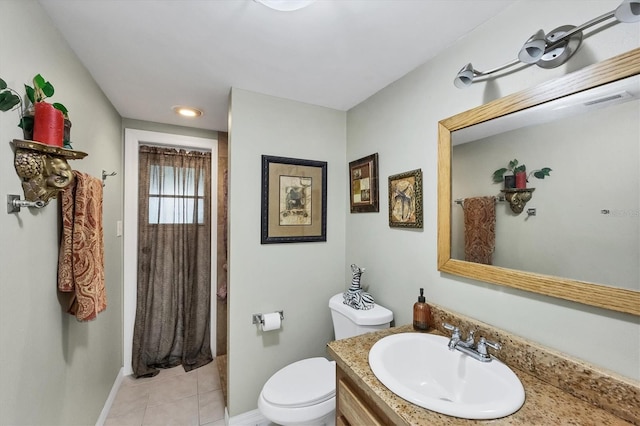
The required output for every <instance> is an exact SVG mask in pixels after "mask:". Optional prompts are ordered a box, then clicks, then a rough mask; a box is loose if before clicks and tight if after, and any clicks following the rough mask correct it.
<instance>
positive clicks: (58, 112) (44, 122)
mask: <svg viewBox="0 0 640 426" xmlns="http://www.w3.org/2000/svg"><path fill="white" fill-rule="evenodd" d="M24 88H25V90H26V93H27V98H28V99H29V101H31V104H32V105H33V107H34V110H33V117H32V120H33V121H32V123H29V121H30V120H29V113H27V114H26V117H25V118H24V119H23V120H22V124H23V126H24V127H23V130H24V131H25V134H28V133H29V132H28V131H29V128H32V129H33V136H32V138H31V139H33V140H34V141H36V142H42V143H44V144H47V145H54V146H58V147H62V146H63V141H64V142H66V144H68V143H69V133H70V130H71V122H70V121H69V111H68V110H67V108H66V107H65V106H64V105H62V104H61V103H58V102H54V103H48V102H46V101H45V99H47V98H49V97H51V96H53V94H54V93H55V89H54V88H53V85H52V84H51V83H50V82H48V81H46V80H45V79H44V78H43V77H42V75H40V74H37V75H36V76H35V77H33V87H31V86H29V85H26V84H25V85H24ZM65 123H66V124H65ZM65 129H68V131H65ZM65 136H66V137H65Z"/></svg>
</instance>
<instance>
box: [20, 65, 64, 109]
mask: <svg viewBox="0 0 640 426" xmlns="http://www.w3.org/2000/svg"><path fill="white" fill-rule="evenodd" d="M24 89H25V90H26V92H27V98H29V100H30V101H31V103H32V104H34V105H35V104H36V102H43V101H44V100H45V99H47V98H50V97H51V96H53V94H54V93H55V89H54V88H53V84H51V83H50V82H48V81H47V80H45V79H44V77H42V75H40V74H37V75H36V76H35V77H33V87H31V86H29V85H27V84H25V85H24ZM51 105H53V107H54V108H55V109H57V110H60V111H61V112H62V115H64V117H65V118H67V119H68V118H69V111H68V110H67V108H66V107H65V106H64V105H62V104H61V103H59V102H53V103H52V104H51Z"/></svg>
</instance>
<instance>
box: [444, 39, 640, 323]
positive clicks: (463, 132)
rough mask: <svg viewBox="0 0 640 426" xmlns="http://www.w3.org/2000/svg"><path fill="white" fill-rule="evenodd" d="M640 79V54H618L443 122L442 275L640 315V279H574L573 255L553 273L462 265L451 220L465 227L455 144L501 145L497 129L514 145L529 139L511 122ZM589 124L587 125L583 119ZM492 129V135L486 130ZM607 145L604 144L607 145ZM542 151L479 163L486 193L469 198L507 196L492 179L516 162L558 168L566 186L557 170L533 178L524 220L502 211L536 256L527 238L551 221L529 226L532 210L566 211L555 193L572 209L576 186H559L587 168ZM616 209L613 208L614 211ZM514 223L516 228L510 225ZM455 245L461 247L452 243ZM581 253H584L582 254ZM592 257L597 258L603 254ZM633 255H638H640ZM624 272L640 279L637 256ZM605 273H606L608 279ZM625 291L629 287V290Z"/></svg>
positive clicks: (610, 133) (499, 262) (611, 133)
mask: <svg viewBox="0 0 640 426" xmlns="http://www.w3.org/2000/svg"><path fill="white" fill-rule="evenodd" d="M638 74H640V49H634V50H632V51H630V52H627V53H626V54H623V55H619V56H617V57H614V58H611V59H609V60H606V61H603V62H601V63H599V64H596V65H593V66H590V67H587V68H584V69H582V70H579V71H577V72H574V73H572V74H569V75H566V76H564V77H561V78H559V79H556V80H553V81H550V82H547V83H544V84H542V85H540V86H538V87H534V88H532V89H527V90H525V91H522V92H519V93H516V94H513V95H510V96H507V97H505V98H502V99H498V100H496V101H493V102H490V103H488V104H485V105H482V106H480V107H477V108H474V109H472V110H469V111H466V112H463V113H461V114H457V115H455V116H453V117H450V118H447V119H445V120H442V121H440V123H439V150H438V153H439V154H438V155H439V158H438V168H439V177H438V269H439V270H440V271H442V272H447V273H451V274H454V275H459V276H464V277H468V278H473V279H476V280H481V281H486V282H491V283H494V284H501V285H506V286H509V287H513V288H519V289H522V290H527V291H532V292H536V293H540V294H545V295H549V296H554V297H559V298H562V299H566V300H572V301H576V302H580V303H584V304H587V305H592V306H598V307H601V308H606V309H612V310H615V311H620V312H626V313H631V314H635V315H640V291H638V290H639V289H638V288H637V286H638V280H637V277H636V279H635V280H634V279H633V278H630V279H629V278H628V280H629V282H627V283H625V282H622V281H624V280H622V281H619V278H617V277H613V278H612V277H611V276H608V275H607V274H606V272H607V270H609V271H611V268H615V267H614V266H611V267H608V266H607V267H606V268H605V267H599V268H591V269H593V270H594V271H595V272H600V275H598V274H597V273H596V274H592V275H589V274H583V273H582V272H583V271H581V272H580V273H576V272H575V270H574V271H572V272H566V268H565V269H562V268H560V267H561V266H570V263H572V262H571V261H572V259H573V258H572V257H571V256H572V255H573V252H568V253H565V254H564V255H562V254H560V255H556V257H555V262H554V263H556V264H560V265H559V266H558V267H557V268H556V269H554V268H550V267H547V266H549V265H548V263H550V262H539V264H538V265H534V266H532V265H528V264H525V263H522V262H521V261H513V259H511V260H509V261H508V260H506V259H504V257H505V256H499V255H497V254H496V256H495V259H494V260H495V262H492V263H494V264H493V265H489V264H481V263H473V262H467V261H464V260H462V259H464V254H462V255H460V249H459V248H458V247H457V244H458V243H459V240H460V232H461V231H460V230H459V229H457V228H459V226H452V217H453V218H454V219H455V220H456V223H457V222H458V221H461V220H462V219H461V217H462V216H461V211H460V210H461V207H460V206H458V205H457V204H456V203H455V198H454V194H455V193H456V192H461V191H462V190H461V189H460V188H458V187H455V188H452V186H453V185H457V183H456V182H458V183H459V182H460V179H461V178H459V177H458V176H455V177H454V178H452V176H454V175H453V174H452V151H453V149H454V147H453V146H454V143H458V142H465V141H468V140H475V139H484V141H483V142H482V143H480V144H478V143H477V142H474V143H472V144H469V147H470V146H472V145H473V146H474V147H475V146H476V145H477V144H478V146H480V145H483V144H491V143H493V139H496V138H495V137H492V136H489V135H491V134H493V133H496V130H493V129H492V128H493V127H496V126H499V127H501V129H502V130H501V132H503V135H502V136H499V137H497V138H498V139H499V138H500V137H502V138H510V139H511V140H515V139H523V137H522V135H521V134H518V133H517V132H521V131H520V130H515V126H514V125H512V124H510V123H511V121H512V118H515V117H517V116H518V115H522V114H525V113H526V114H528V115H531V114H534V113H536V112H537V111H538V110H540V109H543V107H544V106H546V105H549V104H551V103H552V102H553V101H556V100H557V101H560V102H563V101H565V100H566V99H567V98H568V96H569V95H572V94H576V93H580V94H581V95H582V94H583V93H585V91H587V90H589V89H593V88H598V87H600V86H603V85H606V84H609V83H613V82H620V81H622V80H625V79H627V78H628V77H631V76H634V75H638ZM618 84H619V83H618ZM620 107H622V105H620ZM563 109H565V110H568V109H570V108H566V107H565V108H563ZM558 111H561V110H559V109H556V112H558ZM497 118H500V120H496V119H497ZM582 119H583V120H584V118H582ZM528 120H529V121H530V122H531V121H536V120H537V119H532V118H529V119H528ZM479 123H483V125H482V126H476V125H478V124H479ZM634 123H635V126H636V128H637V119H636V120H635V121H634ZM553 125H554V124H552V123H544V124H543V126H553ZM481 127H482V128H485V130H484V131H485V132H486V133H484V134H480V133H478V132H479V129H480V128H481ZM603 127H604V126H603ZM487 128H488V129H489V130H486V129H487ZM505 128H506V129H507V130H508V133H506V136H504V135H505V134H504V131H505V130H504V129H505ZM529 131H530V130H529ZM604 135H605V136H606V137H607V138H616V137H617V136H616V135H617V132H616V130H615V129H614V128H613V126H611V127H610V126H609V125H607V126H606V128H604ZM560 139H562V138H555V139H554V140H555V143H556V144H561V143H562V141H561V140H560ZM564 139H567V135H564ZM605 140H606V139H605ZM487 141H489V142H487ZM600 141H601V143H602V139H601V140H600ZM635 144H636V145H637V144H638V140H637V138H636V140H635ZM455 149H458V148H455ZM462 149H463V150H464V149H469V148H468V147H465V148H462ZM471 149H475V148H471ZM517 149H518V150H519V149H525V148H522V147H521V146H520V145H518V147H517ZM540 151H544V150H543V149H542V150H541V149H538V151H537V153H536V154H535V157H533V156H532V155H533V151H532V152H526V151H522V152H523V157H522V158H518V156H519V155H515V156H514V155H513V152H512V151H506V150H505V154H504V156H502V155H496V154H495V151H494V155H493V157H494V158H493V159H492V160H491V161H492V162H491V163H489V164H487V163H485V161H484V160H480V161H477V162H476V163H478V164H479V167H482V168H484V169H486V170H484V169H483V170H482V171H481V172H480V171H478V172H476V174H477V173H482V176H486V179H487V180H488V183H487V184H486V185H485V187H484V188H482V189H480V190H479V191H480V192H479V193H475V194H474V193H468V194H464V196H479V195H498V194H499V193H500V190H501V189H503V186H502V185H501V184H493V183H491V174H492V173H493V171H494V170H495V169H498V168H500V167H506V166H507V163H508V162H509V161H511V160H513V158H518V159H519V160H520V161H521V163H526V164H527V166H528V170H529V171H533V169H537V168H541V167H550V168H551V169H556V170H557V171H556V173H555V175H556V176H557V179H556V181H557V182H558V184H559V185H557V186H554V172H553V171H552V172H551V175H550V176H549V177H546V178H545V179H544V180H538V179H535V178H533V177H531V178H530V179H529V183H528V184H527V185H528V186H531V187H536V192H534V193H533V195H532V200H531V201H529V204H528V205H527V207H525V213H522V215H517V214H515V213H512V212H510V211H507V207H506V206H505V205H504V203H500V202H499V203H497V204H496V219H497V221H496V228H499V227H501V228H502V230H504V229H505V228H508V226H511V227H512V228H511V229H510V232H511V233H512V234H515V230H516V229H517V230H518V234H517V235H512V236H511V241H512V242H513V241H519V242H520V245H522V244H525V245H529V246H530V247H531V249H532V251H533V252H536V251H537V252H539V251H540V250H541V248H540V246H539V244H540V243H535V242H530V241H529V240H527V239H526V237H525V236H524V234H526V233H527V232H529V233H531V230H530V228H534V227H533V226H530V225H533V224H534V220H538V219H545V217H540V218H538V217H530V218H529V219H534V220H529V219H527V214H526V210H527V208H528V207H529V206H532V207H536V206H535V205H536V203H538V204H537V207H539V210H540V214H542V212H543V211H545V209H546V207H545V206H551V205H554V206H556V204H559V203H558V202H557V201H553V200H552V201H549V200H550V198H549V197H551V196H552V195H554V194H556V195H557V194H558V193H560V194H563V195H564V202H565V203H566V204H568V205H570V204H571V201H570V200H571V198H570V193H571V192H572V191H571V187H567V186H566V184H561V185H560V183H562V182H563V179H562V174H563V173H566V170H563V168H568V167H575V165H576V164H580V161H581V158H580V156H579V153H576V152H574V156H573V160H572V161H569V162H567V161H564V162H561V164H557V165H551V164H550V163H551V162H552V161H553V156H549V157H547V158H545V157H544V155H543V152H542V153H540ZM636 151H637V146H636ZM507 152H508V153H507ZM518 152H519V151H518ZM526 156H529V157H531V160H530V161H533V162H534V163H528V161H529V159H528V158H525V157H526ZM511 157H513V158H511ZM632 157H633V156H632ZM631 160H633V161H635V162H636V164H635V167H637V161H638V158H637V155H636V156H635V158H631ZM543 162H544V163H543ZM482 163H485V164H482ZM547 163H549V164H547ZM458 169H459V167H458ZM601 173H613V174H615V173H616V172H615V170H604V171H603V172H601ZM594 174H595V175H596V176H597V175H598V173H595V172H594ZM636 176H637V172H636ZM476 180H482V177H478V176H476ZM621 184H623V183H622V182H619V181H617V182H614V185H621ZM637 185H638V184H637V183H635V187H634V186H633V184H632V185H631V187H630V189H631V192H633V191H634V189H633V188H635V192H638V191H637ZM559 186H561V187H559ZM454 191H455V192H454ZM593 191H594V192H595V191H600V192H603V188H602V187H600V188H598V187H594V188H593ZM604 191H606V187H605V188H604ZM632 196H635V197H636V198H637V197H638V194H633V195H632ZM545 203H546V204H545ZM574 204H575V203H574ZM598 205H600V204H598ZM609 205H611V206H613V204H609ZM615 208H616V207H607V206H600V207H599V208H598V210H597V215H598V218H599V219H602V217H603V216H604V215H605V213H603V211H605V210H610V212H611V211H612V209H615ZM634 208H635V209H637V201H636V202H635V206H634ZM452 209H457V210H452ZM589 209H592V206H591V205H589ZM537 210H538V209H537ZM630 211H631V213H633V211H634V210H633V209H632V210H630ZM546 214H547V216H548V217H555V218H556V221H555V222H558V220H557V218H558V216H557V215H550V214H548V210H547V211H546ZM572 214H574V213H572ZM631 219H635V220H631V222H633V223H635V234H632V235H631V236H630V237H629V235H627V237H629V238H632V239H633V238H635V240H634V242H635V244H636V245H637V244H638V242H637V240H638V231H637V229H638V228H637V226H638V216H637V211H636V215H635V218H633V217H632V218H631ZM508 220H510V221H511V225H507V223H508V222H507V221H508ZM498 221H500V222H498ZM516 222H518V224H517V226H515V225H514V224H515V223H516ZM540 222H542V223H544V220H539V221H538V223H540ZM555 222H554V223H551V222H550V223H548V224H547V226H549V227H550V226H555V227H558V226H559V224H558V223H555ZM591 228H592V226H591ZM508 229H509V228H508ZM587 232H589V231H587ZM632 232H633V231H632ZM500 238H501V235H500V233H499V232H498V231H497V230H496V247H497V248H496V252H498V250H499V247H500V245H499V244H500ZM452 239H453V240H454V241H453V244H452ZM632 244H633V243H632ZM577 248H580V249H582V248H583V247H577ZM522 250H524V251H525V252H526V251H527V248H526V247H525V248H524V249H522ZM636 250H637V247H636ZM565 251H566V250H565ZM503 252H504V251H503ZM502 254H504V253H502ZM592 255H593V256H598V255H597V254H592ZM631 255H632V256H633V254H631ZM522 257H526V256H522ZM558 258H560V259H565V260H564V261H562V262H558V261H557V259H558ZM540 263H541V264H542V267H541V266H540ZM563 264H564V265H563ZM625 267H626V268H627V269H628V270H629V268H630V270H629V271H628V272H630V274H631V276H632V277H633V276H634V275H633V274H634V273H635V274H636V276H637V274H638V269H639V268H638V257H637V254H636V255H635V258H633V259H631V260H627V262H626V263H625ZM575 269H580V268H575ZM603 272H604V274H602V273H603ZM623 275H624V274H623ZM626 276H629V274H627V275H626ZM625 286H626V287H627V288H624V287H625Z"/></svg>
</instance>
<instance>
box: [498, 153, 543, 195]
mask: <svg viewBox="0 0 640 426" xmlns="http://www.w3.org/2000/svg"><path fill="white" fill-rule="evenodd" d="M551 171H552V170H551V169H550V168H549V167H543V168H541V169H536V170H533V171H531V172H529V174H527V167H526V166H525V165H524V164H520V163H519V162H518V160H517V159H513V160H511V161H509V165H508V167H503V168H501V169H498V170H496V171H495V172H493V181H494V182H496V183H499V182H502V181H504V183H505V185H504V187H505V189H509V188H514V187H515V188H516V189H524V188H526V187H527V182H528V181H529V177H531V175H533V176H534V177H536V178H538V179H544V178H545V176H550V174H549V172H551ZM507 172H511V173H512V175H506V176H505V173H507ZM511 176H514V178H515V181H513V182H510V181H511V180H513V179H514V178H511Z"/></svg>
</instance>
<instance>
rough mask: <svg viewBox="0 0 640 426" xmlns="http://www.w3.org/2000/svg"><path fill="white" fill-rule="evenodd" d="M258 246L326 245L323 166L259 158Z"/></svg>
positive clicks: (307, 161) (312, 162)
mask: <svg viewBox="0 0 640 426" xmlns="http://www.w3.org/2000/svg"><path fill="white" fill-rule="evenodd" d="M261 207H262V218H261V239H260V243H261V244H272V243H304V242H313V241H327V162H326V161H312V160H301V159H297V158H286V157H274V156H269V155H263V156H262V200H261Z"/></svg>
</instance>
